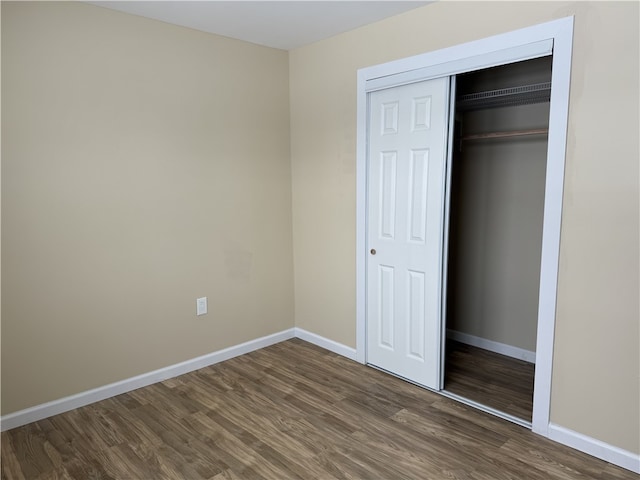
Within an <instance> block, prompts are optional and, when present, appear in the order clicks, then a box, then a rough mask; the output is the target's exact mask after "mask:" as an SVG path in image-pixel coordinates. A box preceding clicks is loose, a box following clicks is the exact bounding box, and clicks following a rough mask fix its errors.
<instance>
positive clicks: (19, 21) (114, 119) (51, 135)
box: [2, 2, 293, 414]
mask: <svg viewBox="0 0 640 480" xmlns="http://www.w3.org/2000/svg"><path fill="white" fill-rule="evenodd" d="M290 182H291V177H290V161H289V101H288V59H287V53H286V52H284V51H280V50H275V49H270V48H265V47H260V46H256V45H253V44H250V43H246V42H241V41H236V40H232V39H229V38H224V37H219V36H215V35H211V34H206V33H202V32H197V31H194V30H190V29H187V28H182V27H177V26H173V25H168V24H165V23H162V22H158V21H154V20H148V19H144V18H141V17H136V16H133V15H127V14H124V13H120V12H115V11H112V10H108V9H103V8H100V7H97V6H93V5H86V4H83V3H80V2H61V3H57V2H19V3H12V2H2V280H3V281H2V289H3V291H2V414H8V413H11V412H15V411H17V410H20V409H24V408H27V407H30V406H33V405H36V404H41V403H43V402H47V401H50V400H55V399H59V398H61V397H64V396H67V395H71V394H75V393H78V392H81V391H85V390H87V389H91V388H94V387H98V386H102V385H106V384H109V383H111V382H115V381H118V380H122V379H125V378H129V377H132V376H135V375H138V374H142V373H146V372H149V371H152V370H155V369H159V368H162V367H165V366H168V365H172V364H175V363H178V362H181V361H184V360H188V359H192V358H195V357H197V356H200V355H203V354H207V353H210V352H214V351H216V350H219V349H222V348H225V347H229V346H233V345H237V344H239V343H242V342H245V341H247V340H251V339H255V338H258V337H261V336H264V335H268V334H271V333H274V332H278V331H281V330H284V329H287V328H291V327H293V278H292V269H293V267H292V258H291V251H292V245H291V242H292V239H291V198H290V197H291V195H290V191H291V183H290ZM200 296H207V297H208V298H209V313H208V315H205V316H202V317H196V315H195V307H196V305H195V300H196V298H197V297H200Z"/></svg>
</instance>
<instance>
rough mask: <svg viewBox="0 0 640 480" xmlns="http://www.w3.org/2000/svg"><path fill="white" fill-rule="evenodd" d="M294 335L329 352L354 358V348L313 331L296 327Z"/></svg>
mask: <svg viewBox="0 0 640 480" xmlns="http://www.w3.org/2000/svg"><path fill="white" fill-rule="evenodd" d="M294 330H295V336H296V338H299V339H300V340H304V341H305V342H309V343H313V344H314V345H317V346H318V347H322V348H324V349H325V350H329V351H330V352H333V353H337V354H338V355H342V356H343V357H346V358H348V359H350V360H355V359H356V349H355V348H351V347H347V346H346V345H343V344H342V343H338V342H334V341H333V340H329V339H328V338H325V337H321V336H320V335H317V334H315V333H311V332H308V331H307V330H304V329H302V328H298V327H296V328H295V329H294Z"/></svg>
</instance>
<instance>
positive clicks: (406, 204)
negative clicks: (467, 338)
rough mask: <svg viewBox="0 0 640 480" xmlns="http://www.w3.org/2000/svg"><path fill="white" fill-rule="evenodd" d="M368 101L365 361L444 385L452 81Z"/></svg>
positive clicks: (386, 93) (372, 96)
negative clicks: (443, 314)
mask: <svg viewBox="0 0 640 480" xmlns="http://www.w3.org/2000/svg"><path fill="white" fill-rule="evenodd" d="M369 105H370V110H369V112H370V113H369V157H368V158H369V170H368V172H369V177H368V213H367V216H368V238H367V241H368V248H369V250H370V253H369V257H368V258H369V260H368V263H367V361H368V363H370V364H372V365H375V366H377V367H380V368H383V369H385V370H387V371H389V372H391V373H394V374H396V375H399V376H402V377H405V378H406V379H408V380H411V381H413V382H416V383H418V384H421V385H424V386H427V387H430V388H434V389H439V388H440V353H441V319H440V312H441V298H442V297H441V292H442V281H441V279H442V272H441V269H442V260H441V259H442V249H443V219H444V217H443V210H444V193H445V192H444V185H445V163H446V146H447V138H448V114H449V78H448V77H447V78H439V79H435V80H428V81H424V82H419V83H415V84H411V85H404V86H400V87H394V88H389V89H386V90H381V91H377V92H373V93H371V94H370V104H369Z"/></svg>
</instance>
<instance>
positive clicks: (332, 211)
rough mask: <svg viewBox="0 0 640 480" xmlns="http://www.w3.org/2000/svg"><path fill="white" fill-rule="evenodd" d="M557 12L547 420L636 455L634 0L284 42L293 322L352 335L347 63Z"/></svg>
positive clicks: (458, 17) (466, 12)
mask: <svg viewBox="0 0 640 480" xmlns="http://www.w3.org/2000/svg"><path fill="white" fill-rule="evenodd" d="M568 15H575V16H576V20H575V37H574V55H573V64H572V80H571V98H570V112H569V132H568V134H569V135H568V136H569V144H568V152H567V165H566V177H565V198H564V209H563V220H562V222H563V223H562V245H561V261H560V278H559V292H558V313H557V321H556V323H557V326H556V343H555V349H554V374H553V385H552V410H551V420H552V422H554V423H556V424H559V425H561V426H563V427H566V428H569V429H572V430H575V431H577V432H579V433H582V434H585V435H588V436H590V437H594V438H597V439H599V440H601V441H604V442H607V443H609V444H612V445H615V446H618V447H620V448H623V449H626V450H629V451H632V452H636V453H638V452H640V438H639V435H638V431H639V427H640V411H639V410H640V408H639V405H640V385H639V382H640V358H639V355H640V353H639V350H640V346H639V336H640V334H639V328H638V327H639V325H638V319H639V311H638V308H639V302H638V291H639V279H638V265H639V258H638V243H639V235H638V228H639V211H638V203H639V201H638V200H639V198H638V192H639V186H638V156H639V151H638V128H639V122H638V100H639V99H638V81H639V79H638V58H639V52H638V43H639V42H638V4H637V3H635V2H634V3H630V2H629V3H612V2H603V3H587V2H576V3H565V2H562V3H561V2H531V3H524V2H496V3H484V2H468V3H466V2H465V3H463V2H437V3H434V4H431V5H428V6H426V7H423V8H421V9H418V10H414V11H411V12H409V13H407V14H403V15H399V16H397V17H394V18H391V19H388V20H385V21H382V22H379V23H377V24H373V25H370V26H367V27H363V28H360V29H357V30H354V31H351V32H348V33H345V34H342V35H339V36H336V37H333V38H331V39H328V40H325V41H322V42H318V43H316V44H313V45H310V46H307V47H303V48H300V49H297V50H294V51H292V52H290V58H289V68H290V90H291V96H290V101H291V156H292V173H293V233H294V264H295V313H296V325H297V326H298V327H301V328H304V329H307V330H310V331H312V332H315V333H318V334H320V335H323V336H326V337H329V338H331V339H332V340H335V341H337V342H341V343H344V344H347V345H350V346H355V251H354V246H355V147H356V140H355V134H356V121H355V118H356V101H355V96H356V71H357V69H358V68H361V67H366V66H370V65H374V64H378V63H382V62H387V61H390V60H394V59H398V58H403V57H407V56H411V55H415V54H419V53H424V52H428V51H432V50H436V49H439V48H443V47H447V46H452V45H456V44H460V43H464V42H467V41H470V40H475V39H480V38H483V37H486V36H490V35H493V34H498V33H503V32H506V31H511V30H515V29H518V28H522V27H526V26H529V25H533V24H536V23H541V22H545V21H549V20H552V19H555V18H561V17H565V16H568ZM614 52H615V53H614Z"/></svg>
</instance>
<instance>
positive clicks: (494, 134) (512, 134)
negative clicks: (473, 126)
mask: <svg viewBox="0 0 640 480" xmlns="http://www.w3.org/2000/svg"><path fill="white" fill-rule="evenodd" d="M548 133H549V130H548V129H546V128H537V129H531V130H512V131H510V132H487V133H476V134H473V135H465V136H463V137H461V138H460V140H481V139H488V138H506V137H524V136H527V135H547V134H548Z"/></svg>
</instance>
